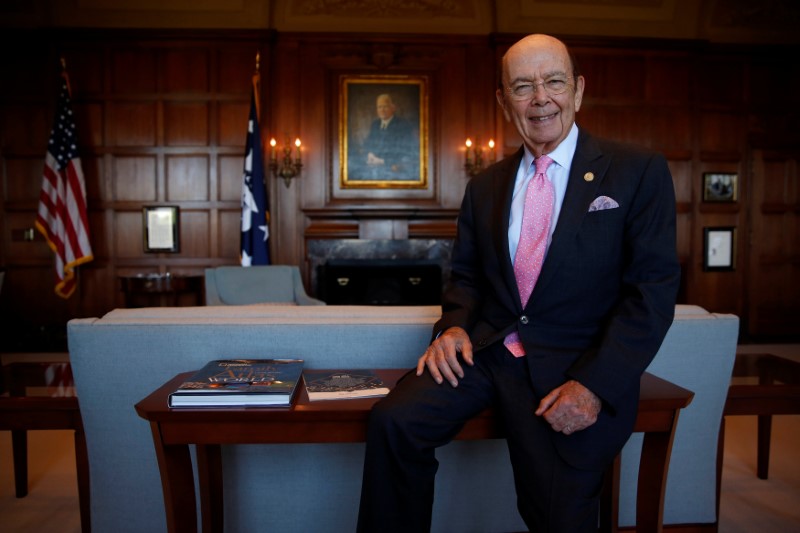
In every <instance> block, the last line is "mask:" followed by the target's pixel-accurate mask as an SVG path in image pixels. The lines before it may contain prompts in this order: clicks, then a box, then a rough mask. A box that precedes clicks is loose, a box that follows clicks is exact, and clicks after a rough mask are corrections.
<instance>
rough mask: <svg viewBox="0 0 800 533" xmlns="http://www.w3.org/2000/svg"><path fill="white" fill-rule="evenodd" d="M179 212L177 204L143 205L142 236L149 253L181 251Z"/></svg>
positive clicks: (145, 249)
mask: <svg viewBox="0 0 800 533" xmlns="http://www.w3.org/2000/svg"><path fill="white" fill-rule="evenodd" d="M179 213H180V210H179V208H178V206H176V205H166V206H144V207H142V237H143V241H144V251H145V252H147V253H158V252H167V253H176V252H179V251H180V240H179V239H180V231H179V225H180V224H179V220H180V217H179Z"/></svg>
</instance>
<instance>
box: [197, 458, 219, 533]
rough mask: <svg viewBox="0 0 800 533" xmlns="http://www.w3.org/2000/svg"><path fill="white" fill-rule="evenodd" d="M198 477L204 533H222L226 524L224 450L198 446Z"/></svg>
mask: <svg viewBox="0 0 800 533" xmlns="http://www.w3.org/2000/svg"><path fill="white" fill-rule="evenodd" d="M195 449H196V450H197V477H198V485H199V486H200V516H201V517H202V518H201V519H202V521H203V524H202V525H203V532H204V533H216V532H219V533H221V532H222V531H223V529H224V527H225V526H224V524H225V517H224V513H225V506H224V500H223V492H222V490H223V489H222V448H221V446H219V445H218V444H206V445H201V444H197V445H196V446H195Z"/></svg>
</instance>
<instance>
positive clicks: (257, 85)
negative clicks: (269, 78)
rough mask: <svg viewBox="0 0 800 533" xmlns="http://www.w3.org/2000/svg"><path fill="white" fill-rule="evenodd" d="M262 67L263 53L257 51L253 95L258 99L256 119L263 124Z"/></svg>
mask: <svg viewBox="0 0 800 533" xmlns="http://www.w3.org/2000/svg"><path fill="white" fill-rule="evenodd" d="M260 65H261V51H259V50H256V70H255V72H253V93H254V94H255V98H256V117H257V118H258V121H259V123H260V122H261V105H260V96H261V73H260Z"/></svg>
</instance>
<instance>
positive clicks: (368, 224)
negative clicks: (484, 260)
mask: <svg viewBox="0 0 800 533" xmlns="http://www.w3.org/2000/svg"><path fill="white" fill-rule="evenodd" d="M303 213H304V214H305V215H306V217H307V219H308V225H307V226H306V229H305V238H306V240H309V239H452V238H453V237H455V234H456V218H457V216H458V210H457V209H427V208H421V207H411V208H409V207H407V206H406V207H391V206H389V207H376V206H357V205H348V206H346V207H335V208H311V209H303Z"/></svg>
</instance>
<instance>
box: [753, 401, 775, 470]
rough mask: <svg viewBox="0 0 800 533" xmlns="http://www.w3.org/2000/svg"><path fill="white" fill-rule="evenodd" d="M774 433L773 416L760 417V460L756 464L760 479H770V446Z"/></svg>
mask: <svg viewBox="0 0 800 533" xmlns="http://www.w3.org/2000/svg"><path fill="white" fill-rule="evenodd" d="M771 432H772V415H759V417H758V452H757V453H758V459H757V462H756V475H758V478H759V479H768V478H769V446H770V434H771Z"/></svg>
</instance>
